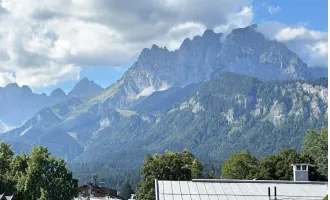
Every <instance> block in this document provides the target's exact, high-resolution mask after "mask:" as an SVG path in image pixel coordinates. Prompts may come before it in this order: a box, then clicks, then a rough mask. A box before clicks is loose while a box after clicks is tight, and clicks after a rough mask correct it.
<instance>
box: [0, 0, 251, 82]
mask: <svg viewBox="0 0 330 200" xmlns="http://www.w3.org/2000/svg"><path fill="white" fill-rule="evenodd" d="M251 1H252V0H237V1H232V0H209V1H204V0H176V1H173V0H145V1H141V2H139V3H138V4H135V3H132V1H130V0H112V1H107V0H95V1H86V0H69V1H68V0H57V1H53V0H43V1H38V0H20V1H12V0H2V1H0V24H1V26H0V43H1V44H2V45H1V46H0V86H3V85H5V84H7V83H9V82H18V84H19V85H22V84H28V85H29V86H31V87H34V88H37V87H47V86H49V85H54V84H57V83H59V82H61V81H64V80H71V79H77V77H78V76H79V71H80V70H81V67H83V66H93V67H97V66H119V65H122V64H125V63H127V62H131V61H133V60H135V59H136V57H137V55H138V54H139V53H140V51H141V50H142V49H143V48H145V47H150V46H151V45H152V44H153V43H155V44H157V45H159V46H167V47H168V48H169V49H175V48H178V47H179V45H180V44H181V42H182V41H183V39H184V38H185V37H193V36H194V35H197V34H202V33H203V31H204V30H205V29H206V28H214V27H217V26H218V25H221V24H229V25H228V28H230V27H231V26H232V27H234V26H239V25H240V24H244V25H245V24H246V23H245V22H240V20H242V19H243V18H244V16H242V18H241V19H238V18H235V14H237V13H235V12H234V11H236V10H240V9H241V8H243V7H246V6H248V5H250V3H251ZM246 8H248V7H246ZM245 11H247V10H244V9H243V10H242V12H241V13H238V14H237V15H241V14H242V15H244V12H245ZM228 16H231V17H228ZM233 17H234V18H235V19H236V20H237V21H236V22H235V24H236V25H231V22H230V20H231V19H232V18H233ZM229 26H230V27H229ZM13 73H14V74H15V76H12V74H13Z"/></svg>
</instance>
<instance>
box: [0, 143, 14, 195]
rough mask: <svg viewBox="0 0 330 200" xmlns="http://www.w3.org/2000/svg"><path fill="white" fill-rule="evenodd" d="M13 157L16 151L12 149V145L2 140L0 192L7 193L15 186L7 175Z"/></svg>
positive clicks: (0, 148) (0, 146) (0, 149)
mask: <svg viewBox="0 0 330 200" xmlns="http://www.w3.org/2000/svg"><path fill="white" fill-rule="evenodd" d="M13 157H14V152H13V151H12V150H11V147H10V145H9V144H7V143H4V142H0V193H3V192H6V193H7V192H9V191H10V190H12V188H13V184H12V182H11V181H10V180H9V179H8V176H7V174H8V172H9V171H10V163H11V161H12V159H13Z"/></svg>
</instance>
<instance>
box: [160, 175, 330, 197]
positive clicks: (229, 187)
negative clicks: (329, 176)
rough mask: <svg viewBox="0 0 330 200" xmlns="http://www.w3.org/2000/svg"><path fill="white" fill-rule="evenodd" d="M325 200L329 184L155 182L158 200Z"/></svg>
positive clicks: (195, 180)
mask: <svg viewBox="0 0 330 200" xmlns="http://www.w3.org/2000/svg"><path fill="white" fill-rule="evenodd" d="M275 187H276V193H277V195H276V196H277V199H278V200H280V199H297V200H298V199H304V200H312V199H313V200H318V199H319V200H322V199H323V198H324V197H325V196H326V195H327V194H328V184H327V182H312V181H305V182H294V181H272V180H224V179H193V180H192V181H168V180H155V191H156V192H155V195H156V200H179V199H180V200H195V199H198V200H221V199H225V200H231V199H236V200H241V199H242V200H269V196H268V188H270V194H271V199H274V193H275V191H274V190H275Z"/></svg>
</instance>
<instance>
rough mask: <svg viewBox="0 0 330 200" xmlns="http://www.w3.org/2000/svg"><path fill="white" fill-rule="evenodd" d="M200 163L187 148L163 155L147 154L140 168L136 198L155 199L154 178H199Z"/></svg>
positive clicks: (200, 173)
mask: <svg viewBox="0 0 330 200" xmlns="http://www.w3.org/2000/svg"><path fill="white" fill-rule="evenodd" d="M202 168H203V167H202V165H201V164H200V163H199V162H198V161H197V159H196V158H195V157H194V156H193V154H192V153H190V152H189V151H188V150H184V151H183V152H178V153H174V152H168V151H167V152H166V154H165V155H158V154H155V155H153V156H151V155H149V154H148V155H147V157H146V158H145V161H144V163H143V166H142V168H141V180H140V182H139V183H138V187H137V189H138V190H137V198H138V199H143V200H154V199H155V179H160V180H191V179H192V178H200V177H201V175H202V170H203V169H202Z"/></svg>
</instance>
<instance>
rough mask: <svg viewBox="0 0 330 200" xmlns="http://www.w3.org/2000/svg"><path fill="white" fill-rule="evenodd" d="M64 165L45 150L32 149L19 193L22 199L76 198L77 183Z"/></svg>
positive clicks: (57, 199)
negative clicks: (22, 186)
mask: <svg viewBox="0 0 330 200" xmlns="http://www.w3.org/2000/svg"><path fill="white" fill-rule="evenodd" d="M65 165H66V164H65V162H64V160H63V159H55V158H54V157H53V156H52V155H51V154H50V153H49V152H48V150H47V149H46V148H44V147H38V148H36V147H35V148H33V149H32V152H31V154H30V156H29V159H28V167H27V169H26V175H25V178H24V188H23V190H22V191H21V192H22V193H23V194H24V199H26V200H34V199H39V198H41V197H42V198H45V197H47V199H48V200H55V199H56V200H66V199H72V198H73V197H75V196H77V192H78V191H77V187H78V181H77V180H76V179H73V178H72V173H71V171H70V170H68V169H67V168H66V166H65ZM41 188H42V189H41Z"/></svg>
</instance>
